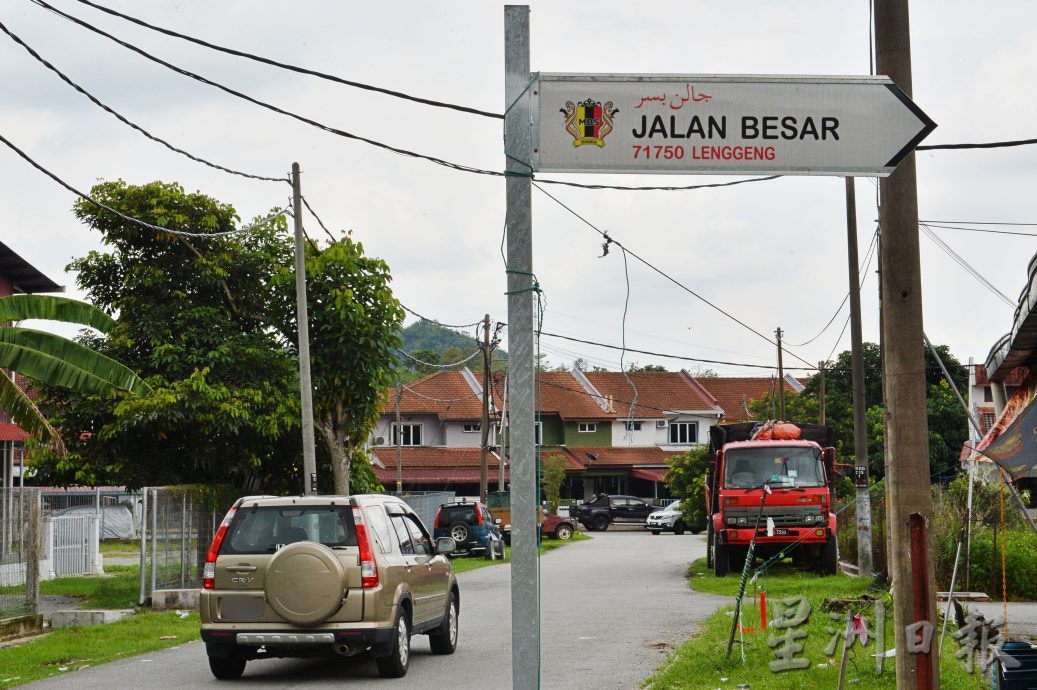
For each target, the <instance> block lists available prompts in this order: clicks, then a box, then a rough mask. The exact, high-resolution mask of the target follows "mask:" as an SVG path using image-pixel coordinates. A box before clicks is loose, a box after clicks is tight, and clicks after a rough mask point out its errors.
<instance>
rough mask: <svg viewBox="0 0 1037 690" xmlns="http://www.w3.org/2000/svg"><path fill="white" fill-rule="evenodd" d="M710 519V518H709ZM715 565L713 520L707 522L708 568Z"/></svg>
mask: <svg viewBox="0 0 1037 690" xmlns="http://www.w3.org/2000/svg"><path fill="white" fill-rule="evenodd" d="M707 519H708V518H707ZM712 567H713V521H712V520H709V522H708V523H706V568H712Z"/></svg>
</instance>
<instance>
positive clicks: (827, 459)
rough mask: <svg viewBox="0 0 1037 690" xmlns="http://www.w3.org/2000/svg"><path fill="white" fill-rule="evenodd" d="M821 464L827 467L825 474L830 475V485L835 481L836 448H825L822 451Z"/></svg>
mask: <svg viewBox="0 0 1037 690" xmlns="http://www.w3.org/2000/svg"><path fill="white" fill-rule="evenodd" d="M821 462H823V463H824V465H825V474H827V475H828V483H829V484H831V483H832V482H834V481H835V448H824V449H822V450H821Z"/></svg>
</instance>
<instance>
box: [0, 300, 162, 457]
mask: <svg viewBox="0 0 1037 690" xmlns="http://www.w3.org/2000/svg"><path fill="white" fill-rule="evenodd" d="M28 319H42V320H48V321H61V322H65V323H74V324H79V325H83V326H90V327H92V328H95V329H97V330H99V331H101V332H102V333H108V332H110V331H111V330H112V328H114V327H115V320H114V319H112V318H111V317H110V316H108V315H107V314H105V313H104V312H103V311H101V310H100V309H98V308H97V307H94V306H92V305H90V304H87V303H86V302H79V301H77V300H73V299H68V298H66V297H54V296H51V295H11V296H7V297H0V324H5V325H3V326H0V368H4V369H10V370H11V371H17V372H18V373H20V374H23V375H25V376H28V377H30V378H32V379H35V380H37V381H40V382H42V383H45V384H48V385H51V386H58V387H61V388H68V389H70V390H73V391H75V392H77V393H82V394H85V395H118V394H119V393H120V392H122V393H129V394H132V395H147V394H148V393H150V392H151V388H150V387H149V386H148V384H147V383H145V382H144V381H143V380H142V379H141V378H140V377H138V376H137V375H136V374H135V373H133V371H131V370H130V369H129V368H127V367H125V366H123V365H122V364H120V363H119V362H116V361H115V360H114V359H111V358H110V357H106V356H105V355H102V354H101V353H99V352H96V351H94V350H91V349H90V348H88V347H86V346H84V345H80V344H79V343H77V342H75V341H73V340H69V339H68V338H63V337H61V336H59V335H55V334H53V333H47V332H45V331H38V330H35V329H32V328H22V327H19V326H14V325H10V323H11V322H19V321H25V320H28ZM0 409H3V410H5V411H7V413H8V414H10V415H11V419H13V420H14V422H15V423H17V424H18V425H19V426H21V427H22V428H23V429H25V431H26V432H27V433H29V434H31V435H32V436H35V437H36V439H37V440H38V441H40V442H41V443H44V444H46V445H49V446H51V447H52V448H53V449H54V450H55V451H56V452H57V453H59V454H64V452H65V447H64V444H63V443H62V441H61V435H60V434H59V433H58V431H57V430H56V429H54V427H53V426H51V424H50V423H49V422H48V421H47V418H46V417H45V416H44V415H43V413H42V412H40V410H39V408H38V407H36V404H35V403H34V402H33V401H32V400H31V399H30V398H29V397H28V396H27V395H26V394H25V392H24V391H22V389H21V388H19V387H18V386H17V385H15V383H14V381H13V380H12V379H11V378H10V377H8V376H6V375H0Z"/></svg>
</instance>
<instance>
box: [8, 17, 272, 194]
mask: <svg viewBox="0 0 1037 690" xmlns="http://www.w3.org/2000/svg"><path fill="white" fill-rule="evenodd" d="M0 31H3V32H4V33H5V34H7V35H8V36H9V37H10V38H11V40H12V41H14V42H15V43H17V44H18V45H20V46H21V47H22V48H25V50H26V51H27V52H28V53H29V55H31V56H32V57H33V58H35V59H36V61H37V62H39V63H40V64H42V65H43V66H44V67H46V68H47V69H49V70H50V71H51V72H53V73H54V74H56V75H57V76H58V77H59V78H60V79H61V80H62V81H63V82H65V83H66V84H68V85H69V86H71V87H72V88H73V89H75V90H76V91H78V92H79V93H81V94H83V95H84V96H86V97H87V98H88V99H90V101H91V102H92V103H93V104H94V105H96V106H97V107H99V108H101V109H102V110H104V111H105V112H107V113H109V114H110V115H112V116H114V117H115V118H116V119H117V120H119V121H120V122H122V123H123V124H124V125H127V126H128V127H131V128H132V129H135V130H137V131H138V132H140V133H141V134H143V135H144V136H146V137H147V138H148V139H151V140H152V141H155V142H158V143H159V144H162V145H163V146H165V147H166V148H167V149H169V150H171V151H174V152H176V153H179V154H180V155H183V156H187V157H188V158H190V159H191V160H193V161H195V162H197V163H202V164H203V165H207V166H209V167H210V168H215V169H216V170H222V171H223V172H226V173H230V174H231V175H238V176H240V177H247V178H250V179H253V180H262V181H264V182H288V183H290V180H288V178H287V177H268V176H265V175H256V174H253V173H247V172H242V171H240V170H233V169H231V168H227V167H224V166H222V165H219V164H218V163H213V162H212V161H208V160H206V159H204V158H200V157H199V156H195V155H194V154H191V153H188V152H187V151H184V150H183V149H181V148H177V147H176V146H173V145H172V144H170V143H169V142H168V141H166V140H165V139H162V138H160V137H157V136H155V135H154V134H152V133H151V132H149V131H147V130H146V129H144V128H143V127H141V126H140V125H138V124H136V123H134V122H131V121H130V120H129V119H127V118H126V117H124V116H123V115H121V114H120V113H118V112H116V111H115V110H114V109H113V108H111V107H110V106H108V105H106V104H104V103H102V102H101V100H100V99H98V98H97V97H96V96H94V95H93V94H91V93H90V92H89V91H87V90H86V89H84V88H83V87H82V86H80V85H79V84H77V83H76V82H74V81H72V80H71V79H70V78H69V77H68V76H67V75H65V74H64V73H63V72H62V71H61V70H59V69H58V68H57V67H55V66H54V65H52V64H51V63H50V62H48V61H47V60H46V59H44V58H43V57H42V56H41V55H40V54H39V53H37V52H36V51H35V50H33V49H32V48H31V47H30V46H29V45H28V44H27V43H26V42H25V41H23V40H22V39H21V38H19V37H18V36H16V35H15V34H14V33H13V32H11V30H10V29H8V28H7V27H6V26H5V25H4V24H3V23H2V22H0Z"/></svg>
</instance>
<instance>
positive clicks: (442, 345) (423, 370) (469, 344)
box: [401, 320, 508, 374]
mask: <svg viewBox="0 0 1037 690" xmlns="http://www.w3.org/2000/svg"><path fill="white" fill-rule="evenodd" d="M468 330H469V332H468V333H467V334H465V333H462V332H459V331H455V330H453V329H450V328H446V327H444V326H440V325H437V324H435V323H432V322H431V321H425V320H419V321H415V322H414V323H412V324H411V325H409V326H407V327H406V328H404V329H403V332H402V334H401V335H402V336H403V351H404V352H406V353H407V354H409V355H412V356H414V357H417V358H418V359H420V360H422V361H425V362H429V363H431V364H447V363H450V362H458V361H461V360H462V359H464V358H465V357H467V356H468V355H470V354H471V353H472V352H474V351H475V350H476V349H478V343H477V342H476V340H475V339H476V337H478V338H480V339H481V338H482V326H481V325H480V326H472V327H471V328H470V329H468ZM490 335H491V337H492V335H493V334H492V332H491V334H490ZM507 361H508V354H507V353H506V352H505V351H504V350H502V349H500V347H499V346H498V347H497V348H495V349H494V351H493V368H494V369H504V368H506V367H507ZM401 364H402V365H403V366H404V368H405V369H410V370H411V371H412V372H413V373H415V374H429V373H432V372H433V371H436V370H437V369H434V368H431V367H422V366H420V365H418V364H416V363H415V362H414V361H413V360H409V359H407V358H403V359H402V361H401ZM468 368H469V369H472V370H473V371H481V370H482V358H481V357H476V358H475V359H474V360H472V361H470V362H469V363H468Z"/></svg>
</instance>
